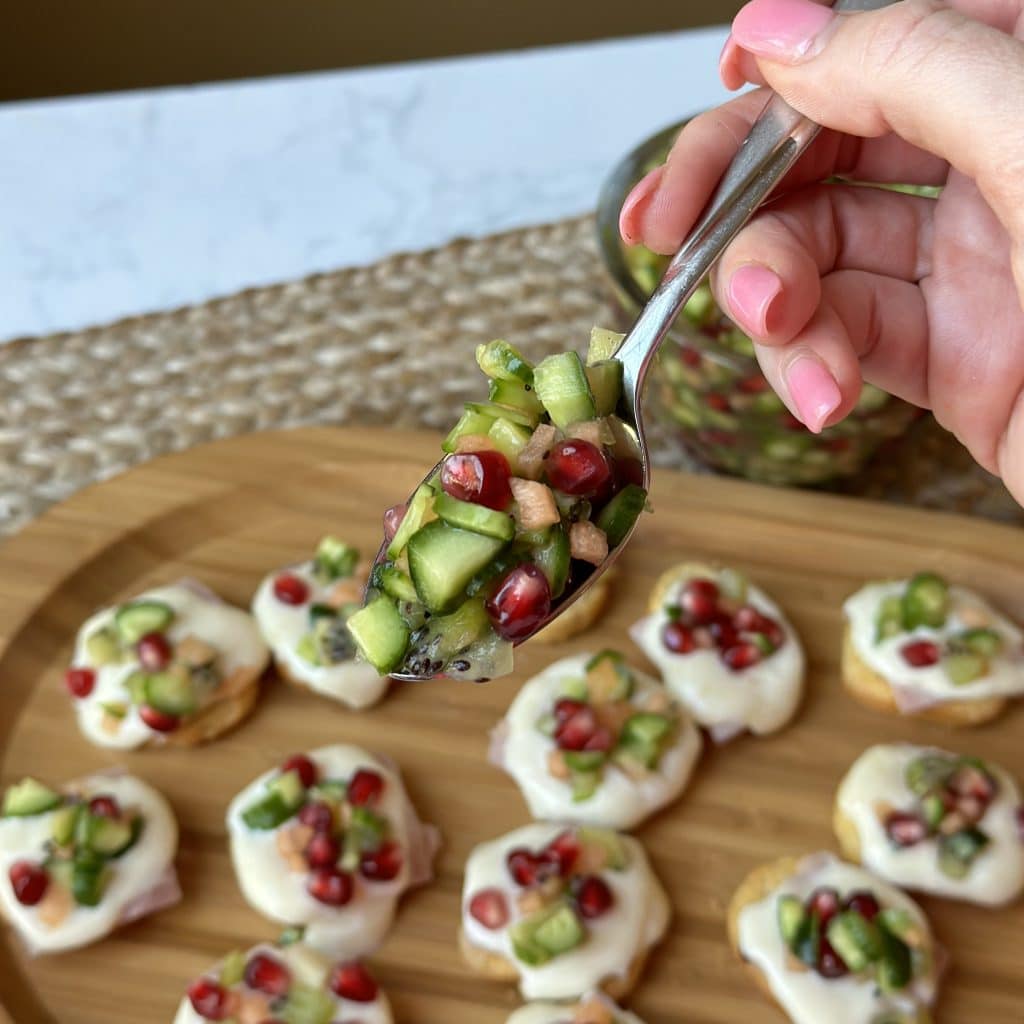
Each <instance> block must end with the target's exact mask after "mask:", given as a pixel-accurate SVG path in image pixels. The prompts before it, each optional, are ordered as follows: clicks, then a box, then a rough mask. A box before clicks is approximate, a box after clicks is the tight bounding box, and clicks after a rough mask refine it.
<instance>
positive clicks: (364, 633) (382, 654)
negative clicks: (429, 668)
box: [346, 534, 415, 675]
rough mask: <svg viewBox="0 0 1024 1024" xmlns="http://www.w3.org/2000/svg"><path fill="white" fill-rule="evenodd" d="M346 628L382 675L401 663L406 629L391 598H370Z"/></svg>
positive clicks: (384, 596)
mask: <svg viewBox="0 0 1024 1024" xmlns="http://www.w3.org/2000/svg"><path fill="white" fill-rule="evenodd" d="M413 536H415V534H414V535H413ZM346 626H347V627H348V631H349V633H350V634H351V635H352V639H353V640H355V642H356V646H357V647H358V648H359V652H360V653H361V654H362V656H363V657H364V658H365V659H366V660H367V661H368V662H369V663H370V664H371V665H372V666H373V667H374V668H375V669H376V670H377V671H378V672H380V674H381V675H387V674H388V673H389V672H391V671H392V670H393V669H394V668H395V667H397V666H398V665H399V664H400V663H401V661H402V657H403V656H404V654H405V649H406V648H407V647H408V646H409V627H408V626H407V625H406V622H405V619H403V618H402V616H401V614H399V611H398V608H397V607H396V606H395V603H394V601H392V600H391V598H390V597H387V596H386V595H384V594H381V595H379V596H378V597H375V598H373V600H371V601H370V603H369V604H368V605H366V607H365V608H360V609H359V611H357V612H355V613H353V615H352V616H351V618H349V620H348V622H347V623H346Z"/></svg>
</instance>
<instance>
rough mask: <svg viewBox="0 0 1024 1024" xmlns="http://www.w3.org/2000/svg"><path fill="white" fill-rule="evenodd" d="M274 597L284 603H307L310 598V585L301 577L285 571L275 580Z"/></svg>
mask: <svg viewBox="0 0 1024 1024" xmlns="http://www.w3.org/2000/svg"><path fill="white" fill-rule="evenodd" d="M274 597H276V598H277V599H278V601H281V602H283V603H284V604H295V605H298V604H305V603H306V602H307V601H308V600H309V587H308V585H307V584H306V581H305V580H304V579H302V578H301V577H299V576H296V575H295V574H294V573H290V572H283V573H281V575H280V576H278V577H277V579H275V580H274Z"/></svg>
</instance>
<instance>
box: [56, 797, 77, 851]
mask: <svg viewBox="0 0 1024 1024" xmlns="http://www.w3.org/2000/svg"><path fill="white" fill-rule="evenodd" d="M82 810H83V808H82V805H81V804H77V803H76V804H67V805H66V806H64V807H61V808H60V809H59V810H58V811H57V813H56V814H54V816H53V821H52V822H51V824H50V838H51V839H52V840H53V841H54V843H56V844H57V846H70V845H71V843H72V841H73V840H74V838H75V826H76V825H77V823H78V816H79V815H80V814H81V813H82Z"/></svg>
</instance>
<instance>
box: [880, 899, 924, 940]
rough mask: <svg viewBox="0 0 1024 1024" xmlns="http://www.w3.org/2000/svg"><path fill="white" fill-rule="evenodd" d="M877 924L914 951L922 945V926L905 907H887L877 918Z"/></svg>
mask: <svg viewBox="0 0 1024 1024" xmlns="http://www.w3.org/2000/svg"><path fill="white" fill-rule="evenodd" d="M875 922H876V923H877V925H878V927H879V928H882V929H884V930H885V931H887V932H888V933H889V934H890V935H895V936H896V938H897V939H900V940H901V941H902V942H905V943H906V944H907V945H908V946H910V947H911V948H912V949H913V948H915V947H916V946H919V945H920V944H921V940H922V934H921V928H920V925H919V924H918V923H917V921H916V920H915V919H914V915H913V914H911V913H910V911H909V910H905V909H904V908H903V907H885V908H884V909H883V910H882V911H881V913H879V915H878V917H876V918H875Z"/></svg>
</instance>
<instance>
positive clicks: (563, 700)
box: [555, 697, 587, 722]
mask: <svg viewBox="0 0 1024 1024" xmlns="http://www.w3.org/2000/svg"><path fill="white" fill-rule="evenodd" d="M586 706H587V705H586V704H584V702H583V701H581V700H573V699H572V698H571V697H559V699H558V700H556V701H555V721H556V722H564V721H565V720H566V719H567V718H572V716H573V715H575V714H576V712H577V711H582V710H583V709H584V708H585V707H586Z"/></svg>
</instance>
